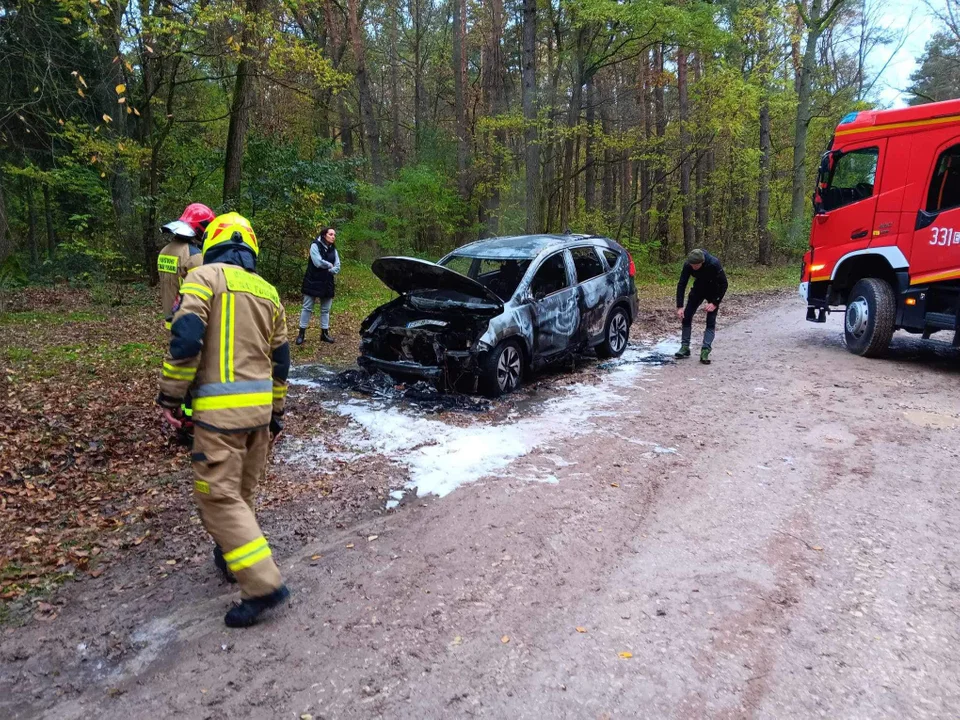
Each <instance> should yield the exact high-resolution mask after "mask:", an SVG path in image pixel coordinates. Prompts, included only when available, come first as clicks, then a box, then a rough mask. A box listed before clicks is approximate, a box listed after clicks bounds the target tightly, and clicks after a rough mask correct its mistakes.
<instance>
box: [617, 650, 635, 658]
mask: <svg viewBox="0 0 960 720" xmlns="http://www.w3.org/2000/svg"><path fill="white" fill-rule="evenodd" d="M617 654H618V655H619V656H620V657H622V658H623V659H624V660H629V659H630V658H632V657H633V653H632V652H627V651H626V650H624V651H623V652H622V653H617Z"/></svg>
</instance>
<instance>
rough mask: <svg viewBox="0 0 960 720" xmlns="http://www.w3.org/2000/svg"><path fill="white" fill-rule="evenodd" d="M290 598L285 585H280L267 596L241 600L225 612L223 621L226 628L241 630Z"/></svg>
mask: <svg viewBox="0 0 960 720" xmlns="http://www.w3.org/2000/svg"><path fill="white" fill-rule="evenodd" d="M288 597H290V591H289V590H287V586H286V585H281V586H280V587H278V588H277V589H276V590H274V591H273V592H272V593H270V594H269V595H261V596H260V597H255V598H247V599H246V600H241V601H240V602H239V603H238V604H236V605H234V606H233V607H232V608H230V610H229V611H228V612H227V614H226V616H225V617H224V618H223V621H224V622H225V623H226V624H227V627H232V628H241V627H250V626H251V625H255V624H256V623H257V620H259V619H260V616H261V615H262V614H263V613H265V612H266V611H267V610H269V609H270V608H275V607H276V606H277V605H279V604H280V603H282V602H283V601H284V600H286V599H287V598H288Z"/></svg>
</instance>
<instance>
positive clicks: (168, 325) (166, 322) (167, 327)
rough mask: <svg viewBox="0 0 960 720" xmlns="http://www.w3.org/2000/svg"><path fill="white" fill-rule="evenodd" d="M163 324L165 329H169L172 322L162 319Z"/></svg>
mask: <svg viewBox="0 0 960 720" xmlns="http://www.w3.org/2000/svg"><path fill="white" fill-rule="evenodd" d="M163 326H164V327H165V328H166V329H167V330H169V329H170V328H172V327H173V323H172V322H170V321H169V320H164V321H163Z"/></svg>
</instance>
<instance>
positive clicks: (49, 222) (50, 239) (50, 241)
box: [42, 183, 57, 258]
mask: <svg viewBox="0 0 960 720" xmlns="http://www.w3.org/2000/svg"><path fill="white" fill-rule="evenodd" d="M42 190H43V219H44V223H45V224H46V226H47V257H51V258H52V257H53V250H54V248H55V247H56V246H57V235H56V232H54V229H53V206H52V205H51V204H50V186H49V185H47V183H43V186H42Z"/></svg>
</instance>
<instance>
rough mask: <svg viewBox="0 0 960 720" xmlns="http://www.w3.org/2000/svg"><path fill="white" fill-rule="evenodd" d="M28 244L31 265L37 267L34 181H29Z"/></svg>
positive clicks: (38, 259) (27, 187) (38, 257)
mask: <svg viewBox="0 0 960 720" xmlns="http://www.w3.org/2000/svg"><path fill="white" fill-rule="evenodd" d="M25 185H26V190H27V223H28V224H27V242H28V245H29V247H30V264H31V265H33V266H34V267H36V265H37V264H38V263H39V262H40V256H39V253H38V252H37V202H36V198H35V197H34V193H33V180H27V181H26V183H25Z"/></svg>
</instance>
